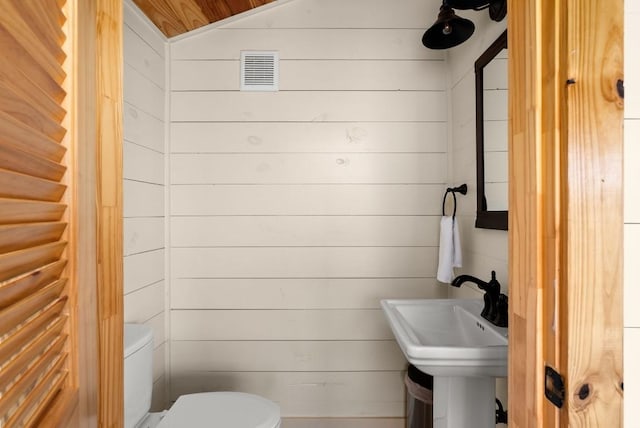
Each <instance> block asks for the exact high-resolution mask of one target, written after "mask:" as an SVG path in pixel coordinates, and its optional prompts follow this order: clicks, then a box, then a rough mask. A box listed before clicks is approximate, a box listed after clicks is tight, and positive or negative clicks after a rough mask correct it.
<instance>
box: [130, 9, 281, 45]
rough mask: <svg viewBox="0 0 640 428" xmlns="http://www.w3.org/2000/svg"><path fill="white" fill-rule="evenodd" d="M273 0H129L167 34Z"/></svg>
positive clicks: (189, 28)
mask: <svg viewBox="0 0 640 428" xmlns="http://www.w3.org/2000/svg"><path fill="white" fill-rule="evenodd" d="M272 1H274V0H133V2H134V3H135V4H136V5H137V6H138V7H139V8H140V10H142V11H143V12H144V14H145V15H147V17H149V19H151V21H153V23H154V24H155V25H156V27H158V28H159V29H160V31H162V32H163V33H164V35H165V36H167V37H173V36H177V35H180V34H183V33H186V32H187V31H191V30H194V29H196V28H198V27H202V26H203V25H207V24H210V23H212V22H216V21H220V20H221V19H225V18H228V17H230V16H233V15H237V14H239V13H242V12H245V11H247V10H250V9H253V8H255V7H258V6H262V5H263V4H266V3H270V2H272Z"/></svg>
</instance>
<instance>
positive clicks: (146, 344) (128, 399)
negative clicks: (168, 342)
mask: <svg viewBox="0 0 640 428" xmlns="http://www.w3.org/2000/svg"><path fill="white" fill-rule="evenodd" d="M152 360H153V331H152V330H151V328H149V327H147V326H145V325H141V324H125V325H124V428H133V427H135V426H136V424H137V423H139V422H140V421H141V420H142V419H143V418H144V417H145V416H146V414H147V412H149V409H150V408H151V392H152V390H153V361H152Z"/></svg>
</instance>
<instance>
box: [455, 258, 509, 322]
mask: <svg viewBox="0 0 640 428" xmlns="http://www.w3.org/2000/svg"><path fill="white" fill-rule="evenodd" d="M465 282H473V283H474V284H476V285H477V286H478V288H479V289H480V290H484V292H485V293H484V309H482V312H481V313H480V316H482V318H484V319H486V320H487V321H489V322H490V323H491V324H494V325H497V326H498V327H507V326H508V318H509V316H508V314H509V304H508V301H507V296H505V295H504V294H502V293H500V283H499V282H498V280H497V279H496V271H493V270H492V271H491V280H490V281H489V282H484V281H482V280H480V279H478V278H476V277H475V276H471V275H460V276H457V277H455V278H454V280H453V281H451V285H453V286H454V287H458V288H460V286H461V285H462V284H463V283H465Z"/></svg>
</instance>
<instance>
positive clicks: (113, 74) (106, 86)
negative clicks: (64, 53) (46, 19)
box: [96, 0, 124, 427]
mask: <svg viewBox="0 0 640 428" xmlns="http://www.w3.org/2000/svg"><path fill="white" fill-rule="evenodd" d="M122 20H123V18H122V2H120V1H113V0H97V39H96V55H97V63H96V64H97V130H98V146H97V153H96V159H97V197H98V290H99V295H98V318H99V324H100V325H99V342H100V344H99V346H100V400H99V409H98V414H99V425H100V426H102V427H120V426H122V424H123V417H124V398H123V393H124V381H123V376H124V360H123V355H124V351H123V346H124V345H123V300H124V297H123V266H122V252H123V249H122V215H123V212H122V104H123V94H122V91H123V84H122V68H123V59H122V58H123V46H122V43H123V42H122V39H123V33H122V31H123V27H122V25H123V24H122Z"/></svg>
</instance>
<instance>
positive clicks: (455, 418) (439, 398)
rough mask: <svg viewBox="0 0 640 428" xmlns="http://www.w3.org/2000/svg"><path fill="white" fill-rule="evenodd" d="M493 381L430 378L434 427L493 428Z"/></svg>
mask: <svg viewBox="0 0 640 428" xmlns="http://www.w3.org/2000/svg"><path fill="white" fill-rule="evenodd" d="M495 426H496V379H495V378H493V377H448V376H446V377H445V376H434V377H433V427H434V428H468V427H473V428H489V427H490V428H495Z"/></svg>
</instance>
